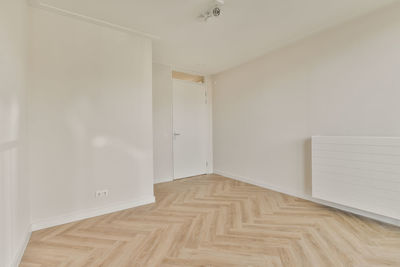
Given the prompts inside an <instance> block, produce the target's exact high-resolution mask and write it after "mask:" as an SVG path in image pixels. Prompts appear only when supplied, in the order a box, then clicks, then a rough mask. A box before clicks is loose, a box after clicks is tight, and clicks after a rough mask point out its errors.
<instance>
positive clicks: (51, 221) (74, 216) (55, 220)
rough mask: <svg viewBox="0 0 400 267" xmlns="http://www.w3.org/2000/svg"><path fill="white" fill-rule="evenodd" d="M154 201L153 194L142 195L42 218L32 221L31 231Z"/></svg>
mask: <svg viewBox="0 0 400 267" xmlns="http://www.w3.org/2000/svg"><path fill="white" fill-rule="evenodd" d="M154 202H155V197H154V196H148V197H142V198H139V199H133V200H131V201H121V202H117V203H112V204H109V205H107V206H104V207H97V208H92V209H87V210H82V211H77V212H73V213H69V214H64V215H61V216H57V217H52V218H47V219H42V220H38V221H36V222H34V223H33V224H32V231H37V230H42V229H45V228H49V227H53V226H57V225H62V224H66V223H70V222H75V221H79V220H83V219H87V218H92V217H96V216H100V215H104V214H108V213H113V212H116V211H121V210H126V209H130V208H135V207H138V206H142V205H147V204H150V203H154Z"/></svg>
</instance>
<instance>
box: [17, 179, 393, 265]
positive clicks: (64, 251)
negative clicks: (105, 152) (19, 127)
mask: <svg viewBox="0 0 400 267" xmlns="http://www.w3.org/2000/svg"><path fill="white" fill-rule="evenodd" d="M155 194H156V198H157V203H156V204H152V205H147V206H143V207H139V208H135V209H130V210H125V211H121V212H117V213H113V214H109V215H104V216H100V217H97V218H92V219H88V220H83V221H80V222H76V223H70V224H66V225H63V226H58V227H54V228H50V229H46V230H42V231H38V232H35V233H33V235H32V238H31V241H30V243H29V245H28V248H27V250H26V252H25V255H24V257H23V260H22V263H21V266H22V267H28V266H31V267H39V266H51V267H55V266H143V267H147V266H317V267H321V266H363V267H364V266H400V228H396V227H392V226H389V225H385V224H382V223H378V222H375V221H372V220H369V219H365V218H361V217H358V216H355V215H352V214H348V213H344V212H341V211H338V210H335V209H331V208H327V207H324V206H320V205H317V204H314V203H311V202H308V201H305V200H301V199H298V198H294V197H290V196H287V195H284V194H280V193H276V192H273V191H269V190H266V189H262V188H259V187H256V186H252V185H249V184H245V183H242V182H238V181H234V180H231V179H227V178H224V177H221V176H216V175H208V176H200V177H194V178H190V179H184V180H179V181H175V182H171V183H164V184H159V185H156V186H155Z"/></svg>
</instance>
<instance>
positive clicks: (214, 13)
mask: <svg viewBox="0 0 400 267" xmlns="http://www.w3.org/2000/svg"><path fill="white" fill-rule="evenodd" d="M224 4H225V1H224V0H214V3H213V5H212V6H211V8H209V9H208V10H207V11H205V12H203V13H202V14H200V16H199V18H200V19H202V20H203V21H205V22H207V21H208V20H209V19H210V18H212V17H219V16H220V15H221V13H222V6H223V5H224Z"/></svg>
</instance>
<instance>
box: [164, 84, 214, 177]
mask: <svg viewBox="0 0 400 267" xmlns="http://www.w3.org/2000/svg"><path fill="white" fill-rule="evenodd" d="M174 81H179V82H181V83H188V84H193V83H195V82H191V81H184V80H176V79H173V82H174ZM196 84H197V83H196ZM204 88H205V95H204V102H205V105H206V110H207V113H206V118H205V119H206V132H207V136H206V145H207V153H206V155H207V157H206V160H207V165H206V174H211V173H213V142H212V139H213V138H212V136H213V134H212V86H211V81H210V78H209V77H205V82H204ZM173 105H174V102H173V101H172V110H174V108H173ZM173 116H174V114H172V118H173ZM174 129H175V127H174V124H173V119H172V133H171V135H172V144H173V145H172V161H173V168H172V169H173V177H172V179H173V180H176V179H175V167H174V166H175V164H174Z"/></svg>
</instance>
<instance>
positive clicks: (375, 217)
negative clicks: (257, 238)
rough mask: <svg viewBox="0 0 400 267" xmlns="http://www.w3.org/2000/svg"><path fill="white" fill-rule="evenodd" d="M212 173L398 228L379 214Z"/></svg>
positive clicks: (229, 174)
mask: <svg viewBox="0 0 400 267" xmlns="http://www.w3.org/2000/svg"><path fill="white" fill-rule="evenodd" d="M214 173H215V174H219V175H222V176H225V177H227V178H231V179H234V180H238V181H241V182H244V183H248V184H252V185H256V186H259V187H262V188H266V189H269V190H272V191H276V192H279V193H283V194H286V195H290V196H294V197H298V198H301V199H305V200H309V201H311V202H314V203H318V204H321V205H325V206H328V207H332V208H335V209H339V210H343V211H346V212H350V213H354V214H357V215H360V216H363V217H367V218H370V219H373V220H377V221H380V222H384V223H388V224H391V225H395V226H400V220H396V219H394V218H390V217H386V216H382V215H379V214H375V213H371V212H367V211H363V210H358V209H355V208H350V207H346V206H343V205H339V204H336V203H332V202H328V201H324V200H321V199H316V198H313V197H311V196H309V195H306V194H304V193H301V192H294V191H289V190H286V189H284V188H281V187H277V186H273V185H269V184H267V183H264V182H259V181H257V180H255V179H249V178H246V177H243V176H238V175H234V174H231V173H229V172H226V171H221V170H214Z"/></svg>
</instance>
